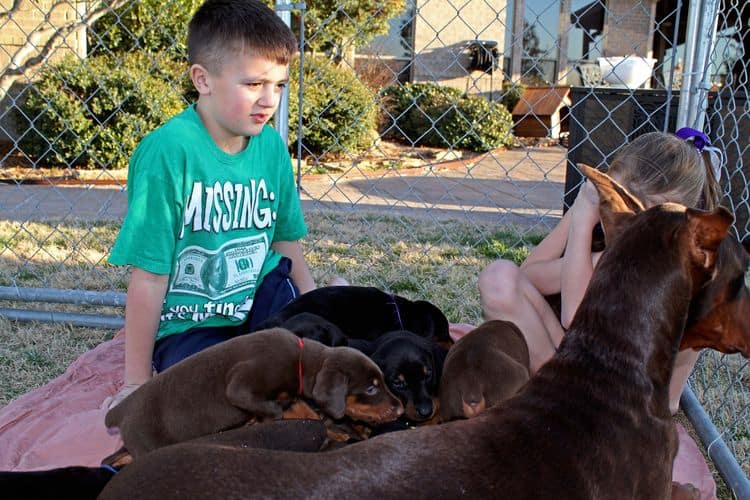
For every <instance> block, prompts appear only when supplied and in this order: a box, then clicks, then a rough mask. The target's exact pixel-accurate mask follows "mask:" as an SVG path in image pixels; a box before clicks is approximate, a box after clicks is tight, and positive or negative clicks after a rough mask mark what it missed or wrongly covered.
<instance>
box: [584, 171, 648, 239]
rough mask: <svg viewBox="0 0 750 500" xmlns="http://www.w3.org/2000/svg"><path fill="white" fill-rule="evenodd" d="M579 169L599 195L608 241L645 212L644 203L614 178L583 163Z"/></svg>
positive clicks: (603, 224)
mask: <svg viewBox="0 0 750 500" xmlns="http://www.w3.org/2000/svg"><path fill="white" fill-rule="evenodd" d="M578 168H579V169H580V170H581V172H583V173H584V175H585V176H586V177H587V178H588V180H589V181H591V183H592V184H593V185H594V187H595V188H596V191H597V192H598V193H599V216H600V218H601V220H602V228H603V229H604V235H605V237H606V238H607V239H608V240H609V239H610V238H612V237H614V236H615V235H617V234H618V233H619V232H620V228H621V227H622V224H623V223H624V222H625V221H626V220H628V219H629V218H630V217H631V216H633V215H634V214H637V213H639V212H642V211H643V210H645V208H644V206H643V203H641V201H640V200H638V198H636V197H635V196H633V195H632V194H630V192H629V191H628V190H627V189H625V188H624V187H623V186H622V185H621V184H619V183H618V182H617V181H615V180H614V179H613V178H612V177H610V176H608V175H607V174H605V173H604V172H600V171H599V170H597V169H595V168H593V167H590V166H588V165H586V164H583V163H579V164H578Z"/></svg>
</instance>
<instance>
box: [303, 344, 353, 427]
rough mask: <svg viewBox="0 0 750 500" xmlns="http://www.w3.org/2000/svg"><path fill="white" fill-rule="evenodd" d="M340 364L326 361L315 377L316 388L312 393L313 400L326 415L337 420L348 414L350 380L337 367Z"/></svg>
mask: <svg viewBox="0 0 750 500" xmlns="http://www.w3.org/2000/svg"><path fill="white" fill-rule="evenodd" d="M337 365H338V363H334V362H332V360H331V359H330V358H329V359H326V360H325V361H324V362H323V367H322V368H321V369H320V371H319V372H318V374H317V375H316V376H315V387H314V388H313V391H312V398H313V400H314V401H315V402H316V403H317V404H318V406H320V409H321V410H323V412H324V413H325V414H327V415H328V416H330V417H331V418H334V419H336V420H338V419H340V418H343V416H344V414H345V413H346V396H347V393H348V388H349V380H348V379H347V376H346V374H345V373H344V372H343V371H341V368H340V367H339V366H337Z"/></svg>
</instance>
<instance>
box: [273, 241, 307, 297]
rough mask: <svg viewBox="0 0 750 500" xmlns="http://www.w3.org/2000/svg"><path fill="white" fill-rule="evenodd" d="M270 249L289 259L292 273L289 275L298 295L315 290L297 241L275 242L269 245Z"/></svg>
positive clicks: (300, 246)
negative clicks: (297, 290) (297, 289)
mask: <svg viewBox="0 0 750 500" xmlns="http://www.w3.org/2000/svg"><path fill="white" fill-rule="evenodd" d="M271 248H273V249H274V250H276V251H277V252H279V253H280V254H281V255H283V256H285V257H288V258H289V259H291V261H292V272H291V273H290V274H289V275H290V277H291V278H292V281H293V282H294V284H295V285H297V288H299V291H300V293H307V292H309V291H310V290H314V289H315V288H316V287H315V280H313V277H312V273H311V272H310V268H309V267H307V262H305V255H304V253H303V252H302V245H300V243H299V241H275V242H273V243H272V244H271Z"/></svg>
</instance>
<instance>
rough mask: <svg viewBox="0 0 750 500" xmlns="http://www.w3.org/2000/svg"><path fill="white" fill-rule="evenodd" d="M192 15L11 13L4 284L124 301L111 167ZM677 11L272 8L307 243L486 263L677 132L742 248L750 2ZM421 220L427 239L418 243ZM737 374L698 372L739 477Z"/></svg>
mask: <svg viewBox="0 0 750 500" xmlns="http://www.w3.org/2000/svg"><path fill="white" fill-rule="evenodd" d="M199 3H200V2H198V1H194V0H171V1H166V2H162V1H156V0H136V1H129V2H128V1H115V2H108V3H107V4H99V3H97V2H86V1H80V2H75V1H49V0H48V1H34V2H32V1H23V0H22V1H16V2H12V3H11V2H5V3H4V4H3V11H2V12H0V68H2V69H0V146H1V147H2V149H1V150H0V179H1V180H2V181H3V182H2V183H0V224H1V225H3V228H2V232H0V235H2V244H0V263H1V264H2V265H0V286H3V287H19V288H29V287H38V288H43V289H55V290H78V291H90V290H98V291H104V292H123V291H124V290H125V286H126V283H127V275H126V270H124V269H120V268H112V267H110V266H107V265H106V264H105V261H106V256H107V251H108V248H107V245H106V244H105V243H106V242H108V241H110V239H111V236H108V235H111V233H112V232H116V229H117V227H119V223H120V222H121V220H122V217H123V216H124V213H125V209H126V204H125V201H126V194H125V192H124V186H125V177H124V174H123V172H124V171H125V170H124V169H125V167H126V165H127V159H128V157H129V154H130V152H132V149H133V148H134V147H135V144H137V142H138V141H139V140H140V138H141V137H142V136H143V135H144V134H145V133H147V132H148V131H149V130H151V129H153V128H154V127H155V126H158V125H159V124H160V123H162V122H163V121H164V120H165V119H166V118H168V117H169V116H171V115H173V114H175V113H176V112H177V111H179V110H180V109H182V107H184V106H185V105H186V103H188V102H190V101H191V100H192V99H194V98H195V96H194V94H193V93H192V91H191V88H190V85H189V82H188V81H187V79H186V77H185V71H184V70H185V65H184V58H185V46H184V43H185V37H184V35H185V27H186V23H187V21H188V19H189V18H190V15H191V14H192V12H193V11H194V10H195V8H197V6H198V5H199ZM690 5H691V6H692V7H690V6H689V5H688V3H686V2H682V1H679V0H661V1H657V0H637V1H625V0H607V1H605V0H573V1H571V0H515V1H510V2H502V1H500V2H494V3H490V2H486V1H484V0H465V1H462V2H453V1H447V0H358V1H348V2H337V1H336V0H309V1H308V2H307V3H293V2H287V1H284V0H282V1H281V2H280V3H279V4H278V5H276V8H277V11H278V12H279V15H281V16H282V17H284V18H285V19H286V20H287V21H288V23H289V24H290V26H291V27H292V29H293V30H294V31H295V32H296V33H297V34H299V37H300V42H301V47H302V55H303V57H302V58H301V60H300V61H299V62H295V63H294V64H293V66H292V73H291V74H292V82H291V85H290V88H289V93H288V100H285V101H284V103H283V105H282V107H281V108H280V109H281V112H280V113H279V118H277V126H278V127H279V129H280V131H282V133H284V134H288V139H289V144H290V152H291V153H292V156H293V159H294V162H295V166H296V168H297V173H298V181H299V186H300V190H301V196H302V198H303V202H304V204H305V208H306V210H307V213H308V215H309V216H311V217H314V222H313V223H312V224H311V227H312V229H313V230H312V231H311V235H310V237H309V239H308V241H307V242H306V244H307V245H308V246H307V248H308V250H310V251H312V249H315V248H318V247H321V246H325V245H328V244H329V242H328V241H326V238H328V237H329V236H330V233H327V234H328V235H329V236H325V237H321V236H316V232H315V227H318V226H321V227H322V226H323V225H325V226H326V227H327V229H328V231H330V232H332V233H333V234H337V235H338V236H339V237H340V238H341V239H342V240H343V241H347V242H349V243H350V245H351V247H356V246H357V245H358V244H361V243H362V242H363V241H367V242H368V245H370V246H371V248H374V249H375V250H373V252H374V253H375V254H380V255H392V254H394V252H396V250H397V249H396V246H397V245H398V243H394V240H393V238H392V237H389V236H388V235H386V234H383V226H382V221H383V219H382V218H383V217H387V218H388V219H387V222H388V225H389V226H391V227H392V228H393V227H394V226H395V230H396V231H397V232H399V234H402V236H401V238H402V243H403V241H406V242H407V243H411V244H413V245H414V246H415V247H416V248H418V252H417V253H418V255H417V256H416V257H412V258H413V259H414V260H416V261H422V262H423V263H424V264H425V265H429V263H430V262H431V260H430V259H431V256H432V254H434V253H435V252H437V251H444V249H445V248H446V247H451V246H453V247H457V248H461V246H462V245H464V244H466V240H467V238H468V239H469V240H470V244H471V245H472V246H474V247H480V246H481V247H492V246H493V245H495V244H496V243H497V231H498V230H499V229H506V228H508V229H512V232H511V234H512V235H513V236H512V241H511V242H510V243H509V244H508V246H509V247H510V248H511V250H512V249H513V248H516V249H520V248H524V247H528V246H529V245H530V244H533V242H534V241H538V240H534V238H538V236H539V235H541V234H544V233H546V232H548V231H549V230H550V229H551V228H552V227H554V225H555V223H556V222H557V220H558V219H559V217H560V216H561V215H562V213H563V211H564V208H565V207H566V206H569V204H570V203H571V202H572V200H573V199H574V196H575V192H576V190H577V187H578V185H579V183H580V180H581V177H580V173H579V172H578V171H577V169H576V168H575V164H576V163H577V162H585V163H588V164H591V165H596V166H599V167H606V165H607V164H608V162H609V161H610V160H611V158H612V156H613V155H614V154H615V153H616V152H617V150H618V149H619V148H620V147H621V146H622V145H623V144H625V143H626V142H627V141H628V140H630V139H632V138H634V137H636V136H638V135H640V134H643V133H646V132H650V131H653V130H664V131H674V130H675V129H676V128H678V127H679V126H685V125H687V126H693V127H696V128H700V129H702V130H704V131H705V132H706V133H707V134H708V135H709V137H710V138H711V140H712V141H713V143H714V144H715V145H717V146H719V147H720V148H721V149H722V150H723V151H724V153H725V156H726V161H725V163H724V164H723V165H722V172H721V173H722V175H721V183H722V188H723V191H724V195H725V196H724V201H725V204H726V205H727V206H729V207H730V208H731V209H732V210H733V211H734V213H735V216H736V223H735V226H734V229H735V231H736V234H737V236H738V237H739V238H748V237H750V221H749V220H748V213H749V212H750V202H749V197H750V196H749V194H748V169H749V168H750V167H749V165H750V151H749V149H748V148H749V146H748V137H750V107H749V105H748V101H747V92H748V86H749V82H748V71H749V70H748V61H749V60H750V59H748V54H750V47H748V44H749V43H750V35H749V34H748V19H749V17H750V7H748V5H747V3H746V2H744V1H742V0H704V1H698V2H691V3H690ZM7 6H9V7H7ZM641 66H644V67H645V70H644V72H643V74H642V75H639V71H641V69H642V68H641ZM300 99H302V101H303V103H304V106H301V107H300ZM300 108H301V110H300ZM414 221H423V222H426V223H428V224H431V226H430V227H431V228H432V231H433V232H434V233H435V234H436V235H437V236H433V237H432V238H431V239H423V238H420V237H419V234H418V233H419V231H418V230H416V229H415V224H416V222H414ZM448 222H450V223H451V224H458V225H459V226H460V227H462V228H463V229H464V230H463V231H460V232H456V231H449V230H446V228H447V227H456V226H447V225H446V224H448ZM351 228H356V230H355V231H354V233H352V232H351ZM467 235H470V236H467ZM108 238H110V239H108ZM410 239H411V241H410ZM21 240H23V241H24V244H23V245H21V244H20V243H19V242H20V241H21ZM28 241H31V242H33V243H32V244H31V245H29V244H28ZM51 243H52V244H51ZM50 248H52V249H53V250H51V249H50ZM351 258H352V254H351V253H350V252H348V251H347V250H345V249H342V250H341V251H340V252H333V253H330V254H329V255H328V258H326V259H324V260H320V261H317V262H315V266H316V272H317V273H318V276H326V275H333V274H342V273H344V274H346V271H347V269H350V268H351V266H350V260H351ZM455 258H456V262H457V263H466V264H467V265H469V264H471V265H475V264H476V263H475V262H471V263H469V261H471V260H472V259H474V257H472V256H468V255H466V256H463V255H458V256H455ZM73 261H75V262H76V264H75V265H71V262H73ZM375 269H376V266H374V265H370V266H367V265H365V266H364V270H360V271H358V273H359V274H355V275H348V276H347V277H348V278H349V279H350V280H351V281H354V282H355V283H365V282H366V283H367V284H372V285H375V286H380V287H383V288H387V289H391V290H394V291H397V292H403V291H404V289H403V287H404V285H403V282H404V279H403V276H399V273H398V272H397V271H396V272H391V273H380V274H378V273H376V272H375ZM368 270H369V271H368ZM83 271H85V272H83ZM454 271H455V269H454V268H452V267H447V268H440V269H436V270H435V271H434V273H433V274H430V275H428V276H429V277H428V279H424V280H411V281H410V283H409V287H408V290H406V291H408V292H410V293H413V294H414V295H419V296H422V297H430V290H431V288H432V286H433V285H434V282H436V281H451V280H454V278H455V276H454V275H453V274H452V273H453V272H454ZM82 276H85V278H82ZM456 283H458V282H456ZM454 288H455V289H454V290H453V291H452V294H451V297H450V299H451V301H452V302H453V303H454V304H453V305H452V306H449V307H450V308H451V311H452V313H451V314H452V315H453V317H451V318H450V319H451V320H453V321H461V320H464V321H466V320H474V321H476V320H478V306H477V294H478V292H477V289H476V280H475V279H474V280H463V281H461V282H460V283H458V284H456V286H455V287H454ZM53 295H54V293H53ZM79 295H80V294H79ZM118 297H119V296H118ZM56 298H57V299H60V297H56ZM6 299H7V297H6ZM119 300H120V298H117V297H115V298H113V299H112V300H110V301H109V302H108V304H110V305H117V304H119V303H120V302H118V301H119ZM437 301H438V303H440V299H438V300H437ZM455 304H459V305H455ZM461 304H463V305H468V306H467V307H469V308H471V309H472V311H471V314H470V315H469V317H468V318H467V317H465V316H464V317H461V316H460V311H461V307H460V305H461ZM441 305H443V304H441ZM454 311H455V313H454ZM6 314H9V313H7V312H6ZM748 373H749V372H748V370H746V363H745V361H743V360H742V359H740V358H738V357H737V356H721V355H717V354H714V353H705V354H704V355H703V356H702V358H701V361H700V363H699V365H698V368H697V369H696V371H695V373H694V375H693V377H692V378H691V387H692V389H693V391H694V392H695V394H696V395H697V396H698V399H699V400H700V403H701V404H702V406H703V408H704V409H705V411H706V412H707V413H708V416H709V420H710V422H712V423H713V425H715V426H716V429H717V432H718V434H719V436H720V439H721V440H723V442H725V443H726V445H727V446H728V448H729V450H730V452H731V453H732V454H733V455H734V457H736V459H737V461H738V462H739V464H740V466H741V467H742V470H743V471H744V474H747V473H748V471H750V450H748V443H749V442H750V441H749V440H750V428H749V427H748V418H747V417H748V408H749V402H748V380H747V378H748Z"/></svg>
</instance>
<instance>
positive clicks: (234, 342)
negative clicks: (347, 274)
mask: <svg viewBox="0 0 750 500" xmlns="http://www.w3.org/2000/svg"><path fill="white" fill-rule="evenodd" d="M298 396H302V397H305V398H308V399H310V400H312V401H314V402H315V404H316V405H317V407H318V408H319V409H320V410H321V411H323V412H324V413H325V414H327V415H329V416H331V417H333V418H341V417H343V416H344V415H347V416H349V417H351V418H353V419H355V420H362V421H365V422H369V423H381V422H388V421H391V420H394V419H396V418H398V417H399V416H400V415H401V413H402V412H403V408H402V406H401V403H400V402H399V400H398V399H397V398H396V397H395V396H394V395H393V394H391V393H390V391H389V390H388V388H387V386H386V385H385V383H384V381H383V374H382V372H381V371H380V369H379V368H378V367H377V365H376V364H375V363H374V362H373V361H372V360H370V359H369V358H368V357H367V356H365V355H363V354H362V353H360V352H358V351H357V350H355V349H351V348H349V347H326V346H324V345H323V344H321V343H319V342H315V341H313V340H308V341H302V339H300V338H298V337H297V336H296V335H294V334H293V333H292V332H290V331H288V330H284V329H281V328H276V329H270V330H266V331H262V332H256V333H254V334H252V335H243V336H240V337H236V338H234V339H231V340H228V341H226V342H222V343H220V344H217V345H215V346H212V347H209V348H208V349H206V350H204V351H201V352H199V353H196V354H194V355H192V356H190V357H188V358H186V359H184V360H183V361H181V362H179V363H177V364H175V365H173V366H172V367H170V368H168V369H167V370H165V371H164V372H162V373H159V374H158V375H156V376H155V377H154V378H153V379H151V380H150V381H148V382H147V383H146V384H144V385H143V386H141V387H140V388H138V390H136V391H135V392H133V393H132V394H130V395H129V396H128V397H127V398H125V399H124V400H123V401H122V402H121V403H120V404H119V405H117V406H116V407H114V408H113V409H112V410H110V411H109V412H108V413H107V415H106V418H105V423H106V425H107V426H108V427H118V428H119V429H120V433H121V435H122V439H123V442H124V443H125V447H126V448H127V450H128V451H129V452H130V453H131V454H132V456H133V457H135V458H137V457H139V456H140V455H142V454H144V453H146V452H148V451H151V450H153V449H156V448H159V447H161V446H165V445H168V444H172V443H178V442H181V441H185V440H188V439H192V438H196V437H199V436H205V435H208V434H215V433H217V432H220V431H224V430H227V429H232V428H234V427H238V426H240V425H243V424H245V423H247V422H248V421H249V420H251V419H256V420H264V419H277V418H280V417H281V416H282V412H283V410H284V408H285V406H286V405H287V404H291V402H293V401H294V400H295V399H296V398H297V397H298Z"/></svg>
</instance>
